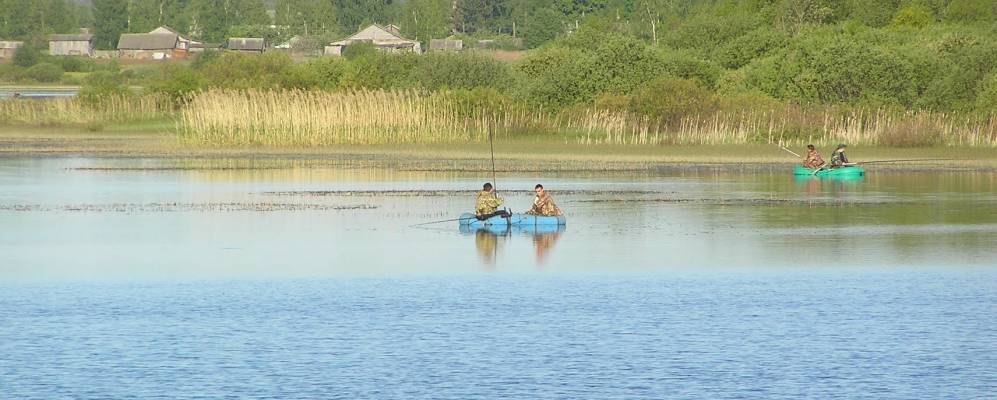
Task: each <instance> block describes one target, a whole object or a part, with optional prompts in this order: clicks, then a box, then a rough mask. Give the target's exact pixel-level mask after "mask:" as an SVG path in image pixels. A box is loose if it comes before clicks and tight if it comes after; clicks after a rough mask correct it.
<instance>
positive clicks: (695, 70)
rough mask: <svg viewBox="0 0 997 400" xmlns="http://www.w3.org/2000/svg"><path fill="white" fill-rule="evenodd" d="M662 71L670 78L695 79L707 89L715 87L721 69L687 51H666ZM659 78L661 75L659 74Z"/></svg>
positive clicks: (663, 56)
mask: <svg viewBox="0 0 997 400" xmlns="http://www.w3.org/2000/svg"><path fill="white" fill-rule="evenodd" d="M661 58H662V62H663V64H664V71H663V72H667V73H668V74H670V75H672V76H677V77H679V78H685V79H695V80H697V81H699V83H700V84H701V85H703V86H704V87H707V88H713V87H716V84H717V79H719V78H720V75H721V73H722V72H723V68H720V66H718V65H716V64H713V63H712V62H709V61H706V60H703V59H700V58H698V57H696V56H695V55H693V54H692V53H691V52H688V51H682V50H679V51H667V52H664V53H663V54H662V57H661ZM658 75H659V76H660V75H662V73H660V72H659V74H658Z"/></svg>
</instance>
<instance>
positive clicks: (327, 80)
mask: <svg viewBox="0 0 997 400" xmlns="http://www.w3.org/2000/svg"><path fill="white" fill-rule="evenodd" d="M305 66H306V68H308V69H310V70H312V71H313V72H314V74H315V78H316V79H317V87H319V88H322V89H326V90H333V89H336V88H338V87H339V86H340V85H341V84H342V82H343V76H345V75H346V70H347V69H348V68H349V66H348V65H346V61H345V60H343V59H342V58H341V57H319V58H316V59H314V60H311V61H309V62H308V63H306V64H305Z"/></svg>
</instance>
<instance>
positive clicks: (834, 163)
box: [831, 143, 855, 169]
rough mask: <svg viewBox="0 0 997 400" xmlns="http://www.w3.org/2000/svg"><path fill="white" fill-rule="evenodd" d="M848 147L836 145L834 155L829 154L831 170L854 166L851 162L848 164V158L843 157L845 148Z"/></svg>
mask: <svg viewBox="0 0 997 400" xmlns="http://www.w3.org/2000/svg"><path fill="white" fill-rule="evenodd" d="M846 147H848V145H846V144H844V143H842V144H839V145H838V148H836V149H834V153H832V154H831V168H832V169H834V168H841V167H850V166H852V165H855V163H853V162H848V157H847V156H845V148H846Z"/></svg>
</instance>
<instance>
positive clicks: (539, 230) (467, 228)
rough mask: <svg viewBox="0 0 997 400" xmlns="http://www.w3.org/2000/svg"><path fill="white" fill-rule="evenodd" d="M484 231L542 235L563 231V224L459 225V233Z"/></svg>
mask: <svg viewBox="0 0 997 400" xmlns="http://www.w3.org/2000/svg"><path fill="white" fill-rule="evenodd" d="M479 231H484V232H487V233H490V234H493V235H496V236H510V235H514V234H515V235H520V234H521V235H532V236H542V235H547V234H552V233H559V232H564V225H502V226H497V225H488V226H482V227H472V226H471V225H461V226H460V233H463V234H475V233H478V232H479Z"/></svg>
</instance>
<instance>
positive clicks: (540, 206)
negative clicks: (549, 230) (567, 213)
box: [526, 192, 561, 216]
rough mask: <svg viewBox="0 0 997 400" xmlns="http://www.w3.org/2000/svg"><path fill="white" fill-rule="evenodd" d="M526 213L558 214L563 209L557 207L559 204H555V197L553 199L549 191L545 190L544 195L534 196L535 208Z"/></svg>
mask: <svg viewBox="0 0 997 400" xmlns="http://www.w3.org/2000/svg"><path fill="white" fill-rule="evenodd" d="M526 213H527V214H532V215H545V216H558V215H561V209H560V208H557V204H554V199H552V198H551V197H550V195H549V194H547V192H544V194H543V195H537V196H536V197H534V198H533V208H531V209H530V211H527V212H526Z"/></svg>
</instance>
